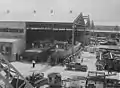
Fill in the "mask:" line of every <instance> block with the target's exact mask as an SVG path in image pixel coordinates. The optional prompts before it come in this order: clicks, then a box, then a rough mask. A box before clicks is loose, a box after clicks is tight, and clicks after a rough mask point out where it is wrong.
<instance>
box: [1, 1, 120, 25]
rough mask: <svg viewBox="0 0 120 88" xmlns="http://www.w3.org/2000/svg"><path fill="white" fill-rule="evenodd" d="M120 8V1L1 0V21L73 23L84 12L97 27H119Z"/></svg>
mask: <svg viewBox="0 0 120 88" xmlns="http://www.w3.org/2000/svg"><path fill="white" fill-rule="evenodd" d="M119 8H120V0H0V20H17V21H19V20H20V21H60V22H72V21H73V19H75V17H77V16H78V15H79V13H80V12H83V13H84V14H85V15H88V14H89V15H90V18H91V19H92V20H94V22H95V24H97V25H102V24H104V25H119V24H120V9H119ZM7 10H9V11H10V12H9V13H8V14H7ZM34 10H36V14H34V13H33V12H34ZM51 10H53V14H50V11H51ZM70 10H72V14H71V13H70Z"/></svg>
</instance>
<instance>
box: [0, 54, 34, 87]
mask: <svg viewBox="0 0 120 88" xmlns="http://www.w3.org/2000/svg"><path fill="white" fill-rule="evenodd" d="M0 88H34V87H33V86H32V85H31V84H30V83H29V82H28V81H27V80H26V79H25V78H24V77H23V76H22V75H21V73H20V72H18V71H17V70H16V68H15V67H14V66H13V65H12V64H10V63H9V62H8V61H7V60H6V59H5V58H4V56H3V55H2V54H0Z"/></svg>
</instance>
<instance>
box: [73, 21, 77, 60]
mask: <svg viewBox="0 0 120 88" xmlns="http://www.w3.org/2000/svg"><path fill="white" fill-rule="evenodd" d="M75 28H76V25H75V24H74V23H73V25H72V55H73V54H74V42H75ZM73 60H74V61H75V59H74V55H73Z"/></svg>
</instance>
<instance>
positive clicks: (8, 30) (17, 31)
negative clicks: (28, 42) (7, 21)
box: [0, 28, 24, 33]
mask: <svg viewBox="0 0 120 88" xmlns="http://www.w3.org/2000/svg"><path fill="white" fill-rule="evenodd" d="M0 32H14V33H24V29H11V28H0Z"/></svg>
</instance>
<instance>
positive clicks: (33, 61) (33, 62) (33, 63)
mask: <svg viewBox="0 0 120 88" xmlns="http://www.w3.org/2000/svg"><path fill="white" fill-rule="evenodd" d="M35 64H36V62H35V60H32V65H33V68H34V67H35Z"/></svg>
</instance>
